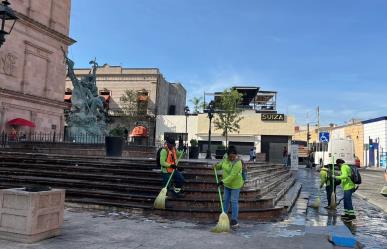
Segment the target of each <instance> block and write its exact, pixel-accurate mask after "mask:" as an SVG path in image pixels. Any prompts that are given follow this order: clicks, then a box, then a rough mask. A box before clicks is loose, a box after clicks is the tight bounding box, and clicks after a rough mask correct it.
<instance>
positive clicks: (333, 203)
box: [330, 156, 337, 209]
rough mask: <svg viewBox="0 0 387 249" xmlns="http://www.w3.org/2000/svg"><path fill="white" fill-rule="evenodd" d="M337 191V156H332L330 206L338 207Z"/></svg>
mask: <svg viewBox="0 0 387 249" xmlns="http://www.w3.org/2000/svg"><path fill="white" fill-rule="evenodd" d="M336 206H337V204H336V191H335V156H332V194H331V206H330V208H332V209H336Z"/></svg>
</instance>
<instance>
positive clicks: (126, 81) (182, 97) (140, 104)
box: [64, 64, 186, 141]
mask: <svg viewBox="0 0 387 249" xmlns="http://www.w3.org/2000/svg"><path fill="white" fill-rule="evenodd" d="M89 71H90V69H89V68H78V69H74V72H75V75H76V76H77V77H78V78H82V77H84V76H86V75H88V74H89ZM96 77H97V79H96V82H97V87H98V90H99V93H100V95H101V96H103V97H104V99H105V105H106V110H107V113H108V118H109V120H110V122H109V129H112V128H114V127H117V126H121V127H125V128H127V129H128V130H129V131H130V132H131V131H133V130H134V128H135V127H136V126H139V125H142V126H144V127H146V128H147V130H148V135H147V136H149V138H150V139H151V140H152V141H154V130H155V117H156V116H157V115H183V114H184V107H185V105H186V90H185V88H184V87H183V85H182V84H180V83H171V82H168V81H167V80H166V79H165V78H164V76H163V75H162V74H161V72H160V70H159V69H158V68H123V67H121V66H110V65H108V64H105V65H103V66H100V67H98V68H97V72H96ZM72 88H73V86H72V83H71V81H70V79H68V78H67V79H66V88H65V95H64V101H65V102H67V103H68V105H71V94H72ZM127 90H129V91H131V94H135V100H134V102H135V103H134V105H135V107H134V108H131V109H130V111H129V112H130V113H128V110H127V108H125V106H126V104H125V101H123V99H122V96H124V95H125V92H126V91H127ZM132 97H133V96H132ZM128 116H130V117H131V118H130V120H129V119H128V118H127V117H128Z"/></svg>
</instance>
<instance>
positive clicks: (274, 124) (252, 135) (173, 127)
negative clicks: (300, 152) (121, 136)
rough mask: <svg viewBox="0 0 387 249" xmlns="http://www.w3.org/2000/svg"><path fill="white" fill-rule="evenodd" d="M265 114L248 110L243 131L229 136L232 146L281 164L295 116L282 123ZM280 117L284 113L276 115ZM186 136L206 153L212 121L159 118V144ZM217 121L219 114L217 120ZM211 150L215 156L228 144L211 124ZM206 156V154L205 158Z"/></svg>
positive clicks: (292, 131) (193, 118) (242, 152)
mask: <svg viewBox="0 0 387 249" xmlns="http://www.w3.org/2000/svg"><path fill="white" fill-rule="evenodd" d="M263 115H264V116H265V115H267V114H262V113H257V112H255V111H254V110H246V111H244V112H243V113H242V114H241V116H242V117H243V119H242V120H241V121H240V131H239V132H237V133H231V134H229V135H228V141H229V145H234V146H236V147H237V149H238V151H239V153H240V154H242V155H248V154H249V150H250V149H251V148H255V149H256V152H257V153H265V155H266V159H267V160H268V161H277V162H279V161H282V152H283V148H284V147H285V146H286V147H287V146H288V144H289V143H290V141H291V138H292V136H293V135H294V117H291V116H283V117H284V119H283V120H264V119H265V118H264V117H263ZM273 115H281V114H273ZM186 118H187V133H188V141H189V140H191V139H196V140H198V142H199V147H200V152H201V153H202V154H204V153H205V152H206V151H207V145H208V143H207V141H208V129H209V119H208V117H207V114H205V113H204V114H198V115H193V116H188V117H186V116H158V117H157V122H156V139H157V140H158V142H159V143H160V142H161V141H163V139H164V136H165V134H166V133H177V134H184V133H185V132H186ZM215 118H216V115H215V117H214V119H215ZM211 133H212V136H211V150H212V152H213V153H215V149H216V147H217V146H218V145H221V144H223V145H225V137H224V136H222V131H221V130H217V129H215V128H214V126H213V125H212V130H211ZM202 156H204V155H202Z"/></svg>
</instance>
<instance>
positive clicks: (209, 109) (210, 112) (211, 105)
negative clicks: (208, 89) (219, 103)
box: [206, 101, 215, 159]
mask: <svg viewBox="0 0 387 249" xmlns="http://www.w3.org/2000/svg"><path fill="white" fill-rule="evenodd" d="M206 112H207V113H208V119H209V120H210V125H209V128H208V148H207V155H206V159H212V156H211V121H212V118H213V117H214V112H215V102H214V101H211V102H210V103H209V104H208V106H207V110H206Z"/></svg>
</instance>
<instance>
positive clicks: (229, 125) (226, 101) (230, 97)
mask: <svg viewBox="0 0 387 249" xmlns="http://www.w3.org/2000/svg"><path fill="white" fill-rule="evenodd" d="M241 100H242V94H240V93H239V92H238V91H237V90H232V89H226V90H224V91H223V93H222V95H221V96H220V100H219V101H218V102H217V103H216V109H217V110H219V112H218V113H217V115H216V116H215V120H214V125H215V129H217V130H222V135H223V136H225V137H226V145H227V144H228V134H229V133H232V132H239V129H240V126H239V122H240V121H241V120H242V119H243V117H240V113H241V110H240V109H239V108H238V104H239V103H240V102H241Z"/></svg>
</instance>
